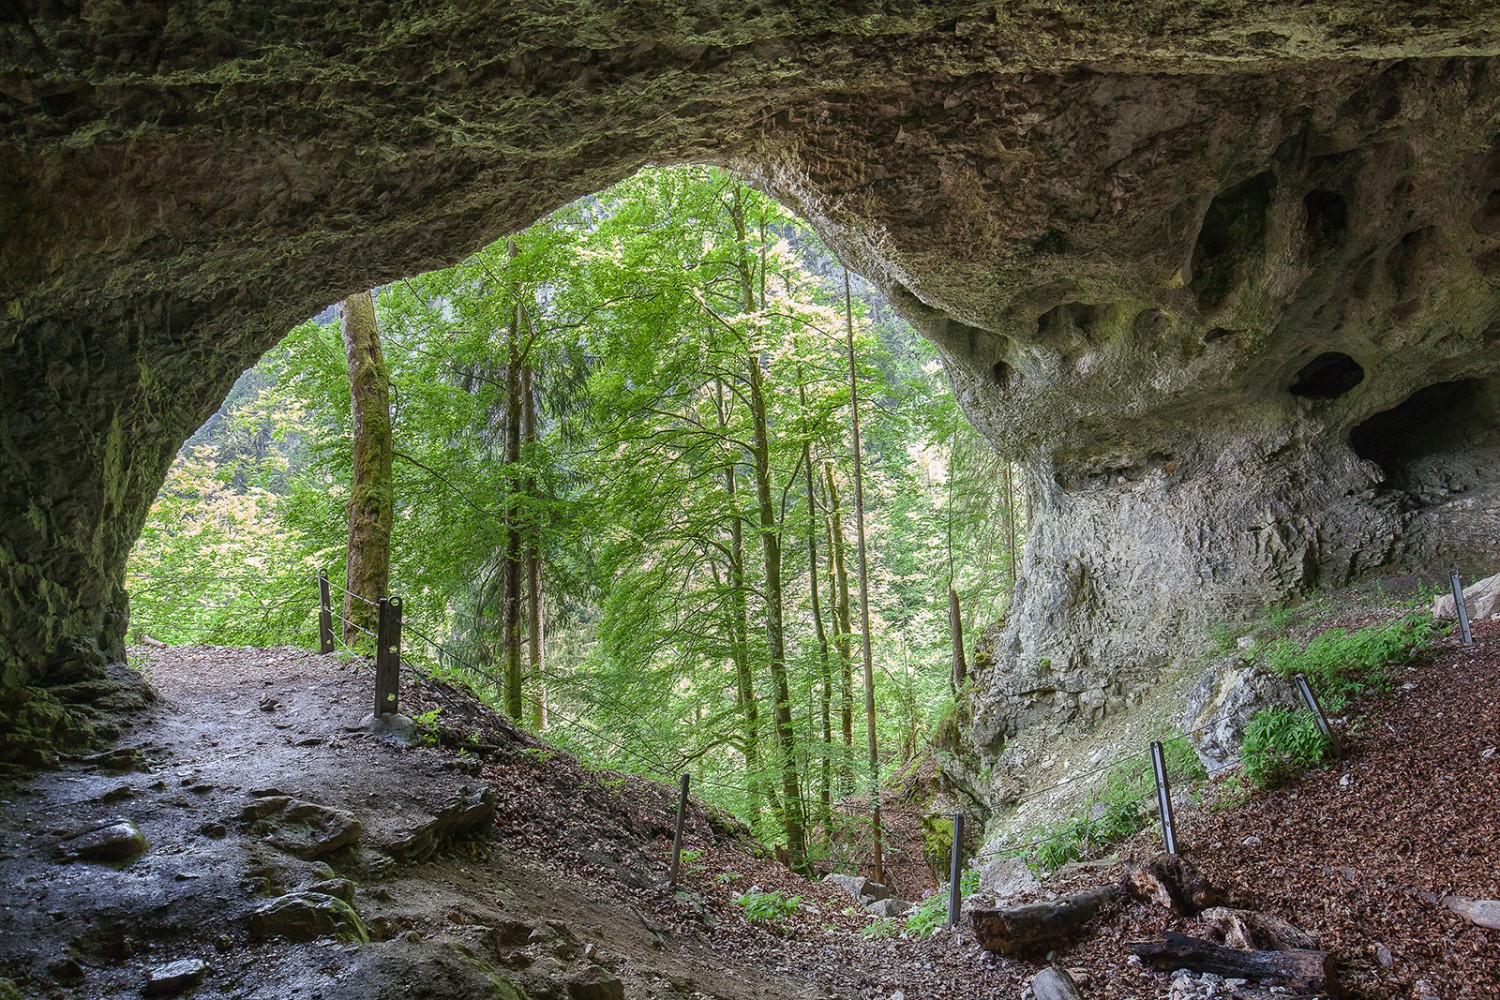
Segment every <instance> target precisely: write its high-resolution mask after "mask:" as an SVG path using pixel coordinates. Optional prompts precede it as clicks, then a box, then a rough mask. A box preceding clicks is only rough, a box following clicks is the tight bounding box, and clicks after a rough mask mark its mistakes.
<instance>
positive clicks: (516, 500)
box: [500, 244, 525, 722]
mask: <svg viewBox="0 0 1500 1000" xmlns="http://www.w3.org/2000/svg"><path fill="white" fill-rule="evenodd" d="M510 252H511V258H512V259H514V258H515V246H514V244H512V245H511V248H510ZM511 294H512V296H513V297H514V305H513V307H512V309H511V317H510V331H509V336H508V337H507V338H506V365H505V471H506V476H505V589H504V597H503V598H502V601H501V626H502V633H501V639H500V644H501V646H503V647H504V656H503V657H502V659H503V661H504V663H505V714H506V715H508V716H510V718H511V719H512V720H513V721H515V722H520V721H521V720H522V719H523V718H524V712H525V703H524V701H523V699H522V694H521V577H522V574H523V571H524V570H523V567H524V560H523V559H522V558H521V549H522V538H523V535H524V528H523V526H522V524H521V503H520V500H521V482H520V478H519V477H520V471H521V409H522V407H521V296H520V289H519V288H518V287H516V286H515V284H514V283H513V284H512V287H511Z"/></svg>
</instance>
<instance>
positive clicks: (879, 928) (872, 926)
mask: <svg viewBox="0 0 1500 1000" xmlns="http://www.w3.org/2000/svg"><path fill="white" fill-rule="evenodd" d="M859 932H860V934H862V935H864V936H865V937H867V938H889V937H895V936H896V918H895V917H877V918H875V919H874V920H872V921H870V923H868V924H866V925H865V926H864V927H861V928H860V930H859Z"/></svg>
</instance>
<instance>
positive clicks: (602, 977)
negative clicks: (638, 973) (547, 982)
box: [568, 965, 625, 1000]
mask: <svg viewBox="0 0 1500 1000" xmlns="http://www.w3.org/2000/svg"><path fill="white" fill-rule="evenodd" d="M568 996H569V997H571V998H572V1000H625V984H624V983H622V982H620V978H619V977H618V976H616V975H614V974H613V973H611V972H609V971H608V970H607V969H604V968H601V967H600V966H597V965H588V966H585V967H584V968H583V969H582V970H581V971H579V972H576V973H574V974H573V975H571V976H569V977H568Z"/></svg>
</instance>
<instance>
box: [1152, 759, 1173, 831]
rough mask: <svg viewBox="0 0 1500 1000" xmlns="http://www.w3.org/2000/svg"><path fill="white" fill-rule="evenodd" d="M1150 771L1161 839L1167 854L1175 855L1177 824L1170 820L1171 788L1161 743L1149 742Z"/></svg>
mask: <svg viewBox="0 0 1500 1000" xmlns="http://www.w3.org/2000/svg"><path fill="white" fill-rule="evenodd" d="M1151 770H1152V771H1153V772H1155V774H1156V808H1157V812H1159V813H1160V814H1161V839H1162V843H1164V844H1165V845H1166V848H1167V853H1168V854H1176V853H1177V824H1176V822H1175V821H1174V820H1173V818H1172V786H1171V785H1170V784H1169V783H1168V782H1167V758H1166V755H1164V754H1163V753H1162V749H1161V742H1160V741H1158V740H1152V742H1151Z"/></svg>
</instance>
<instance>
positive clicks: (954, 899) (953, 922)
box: [948, 813, 964, 927]
mask: <svg viewBox="0 0 1500 1000" xmlns="http://www.w3.org/2000/svg"><path fill="white" fill-rule="evenodd" d="M963 862H964V814H963V813H954V814H953V848H952V850H951V851H950V852H949V856H948V926H949V927H956V926H958V912H959V910H960V909H961V908H962V906H963V889H962V887H961V886H960V885H959V876H960V875H961V874H962V873H963Z"/></svg>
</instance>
